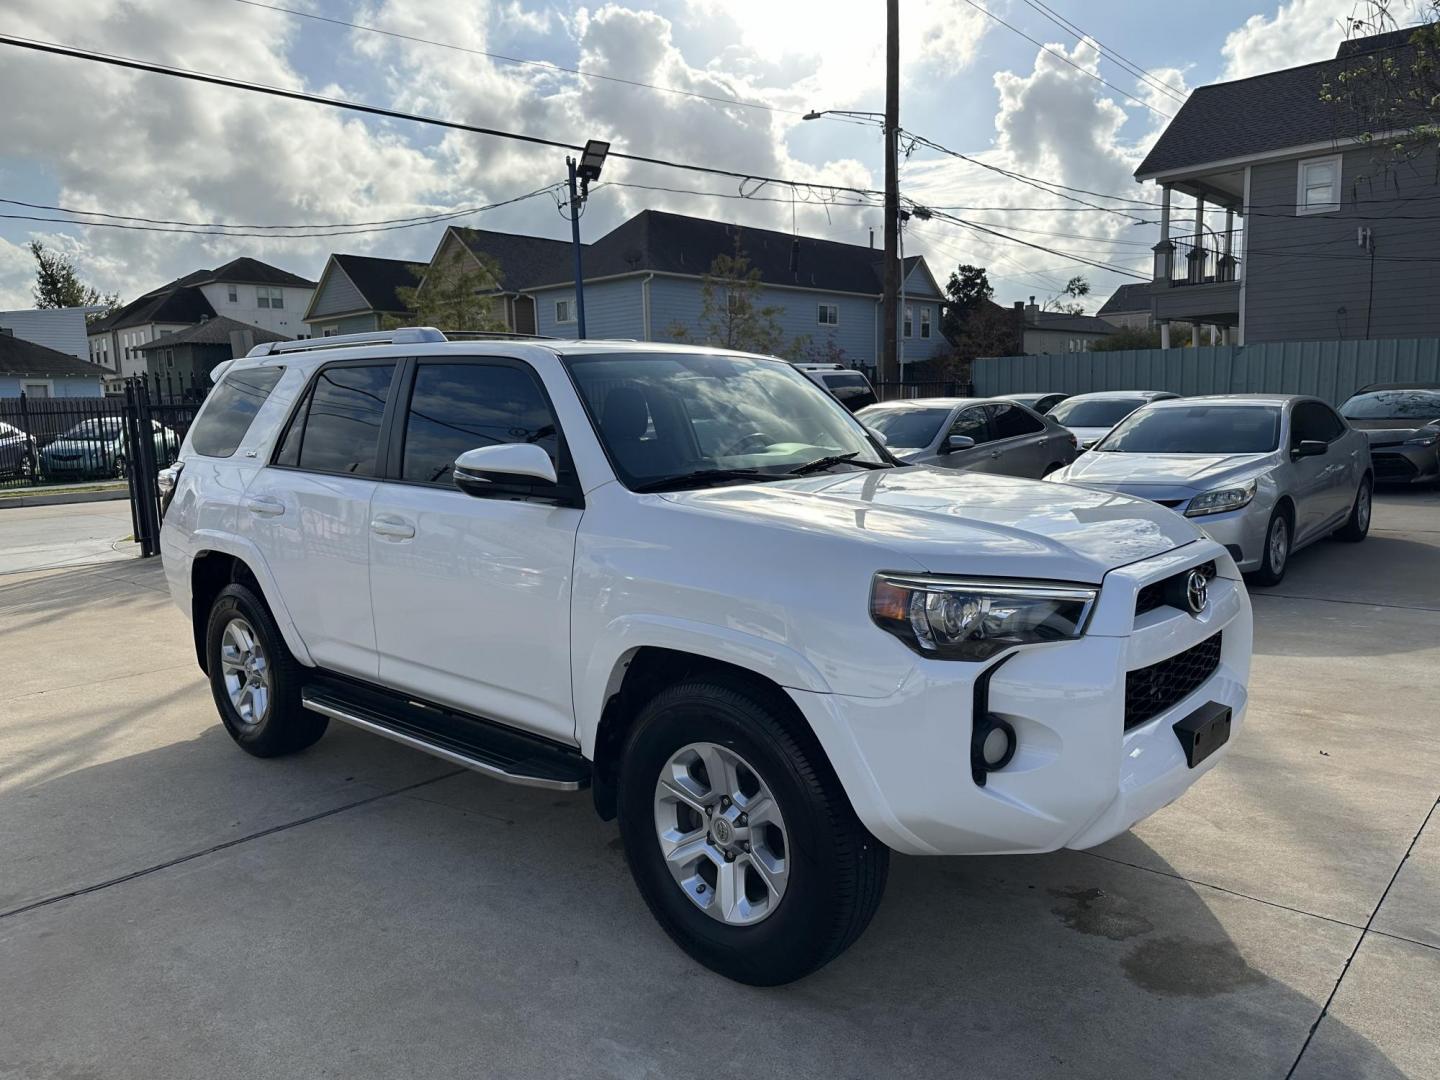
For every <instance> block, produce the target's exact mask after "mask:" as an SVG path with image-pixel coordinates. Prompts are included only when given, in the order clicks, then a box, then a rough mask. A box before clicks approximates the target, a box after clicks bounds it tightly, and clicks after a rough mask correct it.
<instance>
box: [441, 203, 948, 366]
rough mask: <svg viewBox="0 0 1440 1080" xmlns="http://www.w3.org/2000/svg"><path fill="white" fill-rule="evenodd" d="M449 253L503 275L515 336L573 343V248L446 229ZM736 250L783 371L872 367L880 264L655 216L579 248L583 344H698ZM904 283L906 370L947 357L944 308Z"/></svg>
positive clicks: (917, 262) (921, 263)
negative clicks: (709, 279) (773, 320)
mask: <svg viewBox="0 0 1440 1080" xmlns="http://www.w3.org/2000/svg"><path fill="white" fill-rule="evenodd" d="M452 245H460V246H461V247H462V248H464V249H467V250H470V251H476V252H483V253H485V254H488V255H491V256H492V257H494V258H495V260H496V261H497V262H498V263H499V265H500V269H501V276H502V279H503V280H502V287H501V290H500V296H501V298H502V300H503V311H504V314H505V317H506V320H507V322H508V323H509V325H510V327H511V329H513V330H515V331H517V332H523V333H538V334H541V335H543V336H546V337H558V338H565V337H574V336H576V334H577V333H578V332H579V329H578V325H577V322H576V309H575V287H574V276H573V269H572V267H573V262H572V259H573V252H572V251H571V248H570V245H569V244H566V243H563V242H560V241H555V240H546V239H541V238H538V237H522V236H516V235H514V234H508V233H493V232H486V231H483V230H476V229H463V228H458V227H452V228H451V229H449V230H448V231H447V233H446V235H445V237H444V239H442V241H441V243H440V246H439V247H438V248H437V251H436V257H437V258H438V257H440V255H441V254H442V253H445V252H448V251H449V250H450V249H451V246H452ZM737 249H738V250H739V252H740V253H741V254H743V255H744V256H745V257H746V258H747V259H748V260H749V263H750V266H751V268H752V269H755V270H758V271H759V273H760V281H761V283H762V285H763V288H762V290H761V293H760V296H759V298H758V305H759V306H764V307H775V308H778V309H779V311H778V314H777V320H778V322H779V324H780V327H781V330H782V332H783V336H784V338H785V339H786V340H787V341H792V342H798V343H800V344H801V347H800V348H799V349H797V350H795V351H796V352H797V353H798V355H794V356H791V357H789V359H792V360H801V359H823V360H831V359H833V358H838V359H839V360H840V362H842V363H847V364H850V365H851V366H855V367H865V368H874V367H875V366H876V362H877V358H878V357H879V355H880V353H881V351H882V349H881V345H882V341H883V313H882V310H881V305H880V301H881V288H882V278H883V265H882V263H883V257H882V254H881V252H879V251H876V250H875V249H873V248H868V247H862V246H860V245H858V244H843V243H839V242H837V241H834V240H821V239H818V238H816V237H810V236H800V237H795V236H792V235H790V234H789V233H784V232H777V231H773V230H770V229H755V228H750V227H748V226H744V225H730V224H726V223H725V222H721V221H711V220H708V219H705V218H695V217H687V216H685V215H682V214H669V213H663V212H661V211H658V210H645V211H642V212H641V213H639V214H636V215H635V216H634V217H632V218H631V219H630V220H629V221H626V222H624V223H623V224H621V225H619V226H617V227H616V228H615V229H613V230H611V231H610V232H609V233H607V234H606V235H604V236H602V237H601V238H600V239H598V240H596V241H594V242H593V243H591V244H587V245H585V247H584V252H583V257H584V264H585V317H586V333H587V336H589V337H591V338H622V339H624V338H631V339H634V340H636V341H674V340H677V337H679V336H680V335H681V333H682V332H683V336H684V337H685V338H686V339H687V340H691V341H696V342H700V341H703V340H704V333H703V330H702V328H701V326H700V319H701V310H702V306H703V301H702V297H701V285H702V281H703V278H704V277H705V275H706V273H707V272H708V271H709V269H710V266H711V264H712V263H713V262H714V260H715V258H716V256H719V255H732V254H734V253H735V252H736V251H737ZM904 271H905V273H904V286H905V303H904V310H903V313H902V314H903V318H902V319H901V326H900V346H901V349H902V351H903V356H904V359H905V362H906V364H907V365H908V364H910V363H916V362H919V361H923V360H928V359H931V358H932V357H935V356H938V355H941V354H943V353H945V352H947V351H948V350H949V347H950V346H949V343H948V342H947V341H946V340H945V338H944V337H943V336H942V335H941V333H940V313H941V307H942V304H943V302H944V296H943V294H942V292H941V291H940V287H939V285H938V284H937V283H936V281H935V278H934V276H933V275H932V274H931V273H930V269H929V267H927V266H926V265H925V260H924V259H923V258H921V257H919V256H915V257H912V258H908V259H906V260H905V262H904Z"/></svg>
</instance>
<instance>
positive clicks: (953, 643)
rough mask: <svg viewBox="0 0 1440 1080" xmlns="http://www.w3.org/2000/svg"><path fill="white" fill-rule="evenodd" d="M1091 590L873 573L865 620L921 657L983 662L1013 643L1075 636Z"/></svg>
mask: <svg viewBox="0 0 1440 1080" xmlns="http://www.w3.org/2000/svg"><path fill="white" fill-rule="evenodd" d="M1095 594H1096V590H1094V589H1090V588H1085V587H1084V586H1079V585H1062V584H1049V583H1046V582H1010V581H972V580H966V579H963V578H940V577H919V576H917V577H902V576H892V575H889V574H876V575H875V583H874V585H873V586H872V587H871V590H870V617H871V618H872V619H874V620H875V625H877V626H879V627H880V629H882V630H885V631H887V632H888V633H891V634H894V635H895V636H896V637H898V638H899V639H900V640H901V641H903V642H905V644H906V645H909V646H910V648H912V649H914V650H915V651H916V652H917V653H919V654H920V655H921V656H930V657H934V658H936V659H940V660H986V659H989V658H990V657H992V656H994V655H995V654H996V653H998V652H1002V651H1004V650H1005V649H1008V648H1011V647H1012V646H1015V645H1039V644H1043V643H1044V642H1047V641H1070V640H1072V639H1074V638H1078V637H1079V636H1080V635H1081V633H1082V632H1083V631H1084V629H1085V622H1086V620H1087V619H1088V618H1089V615H1090V609H1091V607H1093V606H1094V604H1095Z"/></svg>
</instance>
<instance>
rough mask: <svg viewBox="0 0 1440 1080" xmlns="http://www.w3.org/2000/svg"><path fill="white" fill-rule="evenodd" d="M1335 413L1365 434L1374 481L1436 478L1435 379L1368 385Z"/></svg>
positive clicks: (1438, 416) (1438, 413)
mask: <svg viewBox="0 0 1440 1080" xmlns="http://www.w3.org/2000/svg"><path fill="white" fill-rule="evenodd" d="M1340 415H1341V416H1343V417H1345V419H1346V420H1348V421H1349V423H1350V426H1351V427H1353V428H1356V429H1357V430H1359V431H1363V432H1364V433H1365V437H1366V438H1367V439H1369V440H1370V462H1371V464H1372V465H1373V466H1374V468H1375V479H1376V481H1377V482H1379V483H1382V484H1383V483H1398V484H1427V483H1433V484H1440V383H1386V384H1383V385H1379V384H1377V385H1375V386H1367V387H1365V388H1364V389H1362V390H1359V391H1357V392H1356V393H1355V394H1353V395H1352V396H1351V397H1350V400H1349V401H1347V402H1345V404H1344V405H1341V406H1340Z"/></svg>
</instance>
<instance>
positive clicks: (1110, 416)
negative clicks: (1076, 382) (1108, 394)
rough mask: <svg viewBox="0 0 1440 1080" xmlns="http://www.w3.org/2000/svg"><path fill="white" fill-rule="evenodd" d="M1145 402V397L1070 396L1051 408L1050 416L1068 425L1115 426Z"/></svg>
mask: <svg viewBox="0 0 1440 1080" xmlns="http://www.w3.org/2000/svg"><path fill="white" fill-rule="evenodd" d="M1144 404H1145V399H1144V398H1091V399H1090V400H1089V401H1085V400H1083V399H1081V398H1070V399H1068V400H1066V401H1062V402H1060V404H1059V405H1056V406H1055V408H1053V409H1051V410H1050V416H1051V417H1052V418H1053V419H1054V420H1055V422H1056V423H1057V424H1064V425H1065V426H1066V427H1114V426H1115V425H1116V424H1118V423H1119V422H1120V421H1121V420H1124V419H1125V417H1127V416H1129V415H1130V414H1131V413H1132V412H1134V411H1135V410H1136V409H1138V408H1140V406H1141V405H1144Z"/></svg>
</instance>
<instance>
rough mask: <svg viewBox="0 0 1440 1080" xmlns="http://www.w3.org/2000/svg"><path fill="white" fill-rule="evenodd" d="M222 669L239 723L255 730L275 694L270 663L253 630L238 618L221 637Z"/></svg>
mask: <svg viewBox="0 0 1440 1080" xmlns="http://www.w3.org/2000/svg"><path fill="white" fill-rule="evenodd" d="M220 670H221V674H222V675H223V676H224V678H225V692H226V694H228V695H229V697H230V704H231V705H233V706H234V708H235V713H236V715H237V716H239V718H240V722H241V723H242V724H244V725H245V726H246V727H254V726H256V725H257V724H259V723H260V722H261V721H263V720H264V719H265V717H266V715H267V714H268V713H269V711H270V698H271V695H272V693H273V691H274V688H273V686H272V684H271V671H270V661H269V658H268V657H267V656H266V655H265V649H264V648H263V647H262V646H261V644H260V639H259V638H258V637H257V636H256V634H255V629H254V627H252V626H251V625H250V624H249V623H248V622H247V621H246V620H244V619H242V618H240V617H239V616H236V617H235V618H233V619H231V620H230V621H229V622H228V623H226V624H225V632H224V633H223V634H222V635H221V637H220Z"/></svg>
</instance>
